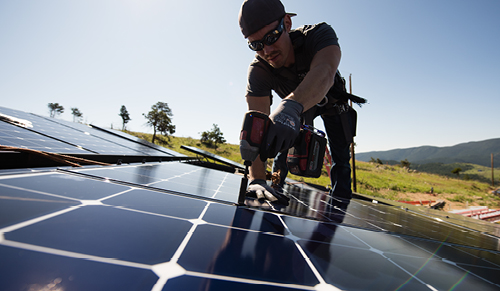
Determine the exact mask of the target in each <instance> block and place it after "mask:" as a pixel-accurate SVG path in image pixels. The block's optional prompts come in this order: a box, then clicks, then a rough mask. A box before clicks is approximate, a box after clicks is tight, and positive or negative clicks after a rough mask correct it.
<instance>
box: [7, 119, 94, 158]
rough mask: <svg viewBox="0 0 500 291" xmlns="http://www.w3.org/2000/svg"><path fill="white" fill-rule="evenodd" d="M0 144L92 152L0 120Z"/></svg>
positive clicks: (75, 152)
mask: <svg viewBox="0 0 500 291" xmlns="http://www.w3.org/2000/svg"><path fill="white" fill-rule="evenodd" d="M0 145H4V146H12V147H20V148H29V149H33V150H39V151H45V152H49V153H71V154H85V153H90V152H89V151H86V150H84V149H80V148H78V147H74V146H71V145H69V144H67V143H64V142H61V141H58V140H55V139H53V138H50V137H46V136H44V135H41V134H38V133H36V132H33V131H30V130H27V129H25V128H21V127H19V126H15V125H12V124H9V123H7V122H3V121H0Z"/></svg>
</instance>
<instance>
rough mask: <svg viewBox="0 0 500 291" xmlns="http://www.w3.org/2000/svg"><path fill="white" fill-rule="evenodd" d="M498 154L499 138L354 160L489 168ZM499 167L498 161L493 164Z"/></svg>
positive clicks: (368, 154)
mask: <svg viewBox="0 0 500 291" xmlns="http://www.w3.org/2000/svg"><path fill="white" fill-rule="evenodd" d="M499 153H500V138H495V139H488V140H484V141H473V142H468V143H461V144H457V145H454V146H450V147H435V146H421V147H415V148H408V149H395V150H389V151H374V152H366V153H356V160H359V161H365V162H369V161H370V160H371V158H374V159H380V160H382V161H398V162H399V161H402V160H405V159H407V160H408V161H409V162H410V163H413V164H426V163H444V164H451V163H471V164H477V165H482V166H491V154H499ZM495 164H496V165H495V166H497V165H500V159H499V160H498V161H497V162H496V163H495ZM497 167H498V166H497Z"/></svg>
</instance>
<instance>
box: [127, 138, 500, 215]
mask: <svg viewBox="0 0 500 291" xmlns="http://www.w3.org/2000/svg"><path fill="white" fill-rule="evenodd" d="M128 133H129V134H132V135H135V136H137V137H139V138H142V139H144V140H147V141H151V137H152V135H151V134H145V133H137V132H128ZM163 139H164V141H165V142H167V140H166V139H165V138H163ZM161 145H162V146H164V147H166V148H169V149H172V150H174V151H177V152H179V153H183V154H186V155H188V156H193V154H192V153H190V152H188V151H185V150H183V149H181V148H180V147H181V145H187V146H194V147H197V148H200V149H202V150H206V151H209V152H212V153H214V154H217V155H220V156H222V157H225V158H227V159H230V160H232V161H235V162H238V163H241V164H243V160H242V159H241V156H240V153H239V146H238V145H232V144H223V145H220V146H219V147H218V148H212V147H207V146H205V145H204V144H201V143H200V141H199V140H197V139H193V138H181V137H170V141H168V142H167V143H164V144H161ZM271 163H272V161H269V163H268V164H269V165H270V164H271ZM464 168H465V167H464ZM467 171H474V172H475V173H477V171H478V170H477V168H474V167H472V168H471V167H467ZM467 171H465V172H464V174H467ZM483 171H485V172H486V169H484V170H483ZM464 176H465V175H462V174H461V175H460V177H449V176H443V175H437V174H428V173H425V172H420V171H415V170H409V169H407V168H402V167H400V166H398V165H394V166H390V165H380V164H377V163H367V162H361V161H356V177H357V179H356V180H357V183H356V185H357V192H358V193H361V194H366V195H370V196H374V197H380V198H385V199H389V200H396V201H397V200H403V201H419V200H420V201H427V200H432V201H438V200H444V201H445V202H446V206H445V208H444V210H451V209H460V208H465V207H466V206H473V205H481V206H488V207H490V208H500V197H499V196H496V195H494V194H491V192H492V190H494V188H492V187H491V186H490V184H489V183H486V182H482V181H476V180H472V179H468V180H465V179H463V177H464ZM289 177H290V178H291V179H293V180H296V181H304V182H308V183H313V184H316V185H321V186H324V187H329V184H330V179H329V178H328V174H327V172H326V170H325V169H324V168H323V174H322V176H321V177H320V178H317V179H314V178H302V177H298V176H293V175H289ZM490 177H491V172H490ZM431 189H432V191H431ZM431 192H432V193H431Z"/></svg>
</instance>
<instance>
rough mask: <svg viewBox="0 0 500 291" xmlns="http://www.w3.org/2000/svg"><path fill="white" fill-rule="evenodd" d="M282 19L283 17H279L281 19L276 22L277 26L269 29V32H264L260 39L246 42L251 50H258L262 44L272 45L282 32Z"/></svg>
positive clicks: (261, 47)
mask: <svg viewBox="0 0 500 291" xmlns="http://www.w3.org/2000/svg"><path fill="white" fill-rule="evenodd" d="M284 19H285V18H281V21H280V23H279V24H278V26H277V27H276V28H275V29H273V30H271V31H270V32H268V33H266V35H264V38H262V39H261V40H256V41H252V42H248V47H249V48H250V49H251V50H253V51H260V50H263V49H264V45H272V44H273V43H275V42H277V41H278V39H279V38H280V36H281V34H282V33H283V28H284V26H283V20H284Z"/></svg>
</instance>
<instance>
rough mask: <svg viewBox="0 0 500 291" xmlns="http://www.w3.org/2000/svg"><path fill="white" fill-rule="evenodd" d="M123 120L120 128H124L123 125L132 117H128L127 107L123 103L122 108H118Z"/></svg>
mask: <svg viewBox="0 0 500 291" xmlns="http://www.w3.org/2000/svg"><path fill="white" fill-rule="evenodd" d="M118 115H119V116H120V117H121V118H122V121H123V125H122V130H125V125H126V124H127V123H128V122H129V121H130V120H132V119H130V115H129V114H128V111H127V107H125V105H122V108H120V114H118Z"/></svg>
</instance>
